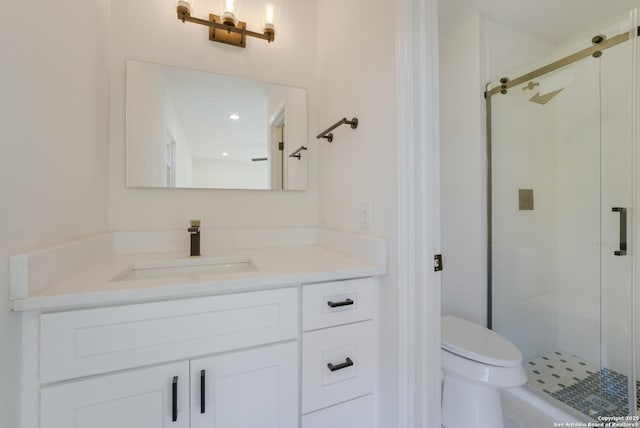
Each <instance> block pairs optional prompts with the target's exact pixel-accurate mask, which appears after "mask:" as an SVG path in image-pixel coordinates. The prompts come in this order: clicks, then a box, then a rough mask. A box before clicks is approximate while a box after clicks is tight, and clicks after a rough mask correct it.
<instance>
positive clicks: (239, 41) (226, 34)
mask: <svg viewBox="0 0 640 428" xmlns="http://www.w3.org/2000/svg"><path fill="white" fill-rule="evenodd" d="M209 21H211V22H215V23H216V24H223V22H222V19H221V18H220V17H219V16H218V15H214V14H212V13H210V14H209ZM236 28H238V29H242V30H246V29H247V23H246V22H243V21H238V23H237V24H236ZM209 40H211V41H212V42H220V43H226V44H227V45H232V46H238V47H240V48H245V47H247V36H246V35H245V34H244V33H236V32H233V31H227V30H224V29H222V28H213V27H209Z"/></svg>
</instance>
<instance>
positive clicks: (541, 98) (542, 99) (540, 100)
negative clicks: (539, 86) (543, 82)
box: [529, 89, 562, 105]
mask: <svg viewBox="0 0 640 428" xmlns="http://www.w3.org/2000/svg"><path fill="white" fill-rule="evenodd" d="M560 92H562V89H558V90H557V91H553V92H549V93H548V94H544V95H540V92H536V94H535V95H534V96H532V97H531V98H529V101H531V102H534V103H537V104H541V105H545V104H546V103H548V102H549V101H551V99H552V98H553V97H555V96H556V95H558V94H559V93H560Z"/></svg>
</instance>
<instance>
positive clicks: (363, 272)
mask: <svg viewBox="0 0 640 428" xmlns="http://www.w3.org/2000/svg"><path fill="white" fill-rule="evenodd" d="M203 256H205V257H248V258H250V259H251V261H252V262H253V264H254V265H255V267H256V268H257V269H256V270H253V271H249V272H234V273H216V274H203V275H192V276H175V277H167V278H160V279H138V280H130V281H113V280H112V278H113V277H114V276H116V275H118V274H119V273H121V272H122V271H124V270H126V269H127V268H129V267H131V266H133V265H134V264H135V263H137V262H144V261H150V260H154V261H156V260H171V259H179V258H188V254H185V253H154V254H126V255H116V256H112V257H107V258H105V259H104V260H102V261H100V262H99V263H97V264H94V265H93V266H91V267H89V268H87V269H84V270H82V271H80V272H77V273H74V274H72V275H71V276H69V277H68V278H65V279H63V280H61V281H58V282H56V283H54V284H52V285H51V286H48V287H47V288H45V289H43V290H41V291H39V292H36V293H34V294H29V296H28V297H24V298H17V299H13V300H12V307H13V309H14V310H16V311H27V310H56V309H75V308H84V307H94V306H103V305H113V304H127V303H134V302H141V301H151V300H166V299H175V298H184V297H197V296H205V295H214V294H227V293H236V292H244V291H254V290H261V289H270V288H277V287H286V286H295V285H298V284H302V283H314V282H323V281H332V280H337V279H349V278H358V277H365V276H374V275H382V274H384V273H386V269H385V267H384V266H379V265H375V264H373V263H371V262H366V261H363V260H359V259H356V258H352V257H348V256H344V255H341V254H338V253H336V252H333V251H329V250H327V249H324V248H322V247H319V246H296V247H276V248H265V249H237V250H219V251H212V252H209V253H206V254H204V255H203Z"/></svg>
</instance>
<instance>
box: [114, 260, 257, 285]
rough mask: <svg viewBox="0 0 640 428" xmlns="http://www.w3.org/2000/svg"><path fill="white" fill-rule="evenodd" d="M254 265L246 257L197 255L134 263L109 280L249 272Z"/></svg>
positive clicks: (254, 268) (252, 269) (253, 268)
mask: <svg viewBox="0 0 640 428" xmlns="http://www.w3.org/2000/svg"><path fill="white" fill-rule="evenodd" d="M254 270H256V267H255V265H254V264H253V262H252V261H251V259H250V258H248V257H198V258H185V259H172V260H149V261H141V262H137V263H134V264H133V265H132V266H129V267H128V268H126V269H125V270H123V271H122V272H120V273H119V274H117V275H116V276H114V277H113V278H111V281H135V280H139V279H157V278H170V277H176V276H202V275H215V274H224V273H232V272H251V271H254Z"/></svg>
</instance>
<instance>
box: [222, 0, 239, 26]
mask: <svg viewBox="0 0 640 428" xmlns="http://www.w3.org/2000/svg"><path fill="white" fill-rule="evenodd" d="M219 3H220V17H221V18H222V21H223V22H224V23H225V24H228V23H229V21H232V22H233V25H235V24H237V23H238V21H239V17H240V13H239V6H240V1H239V0H219Z"/></svg>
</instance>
